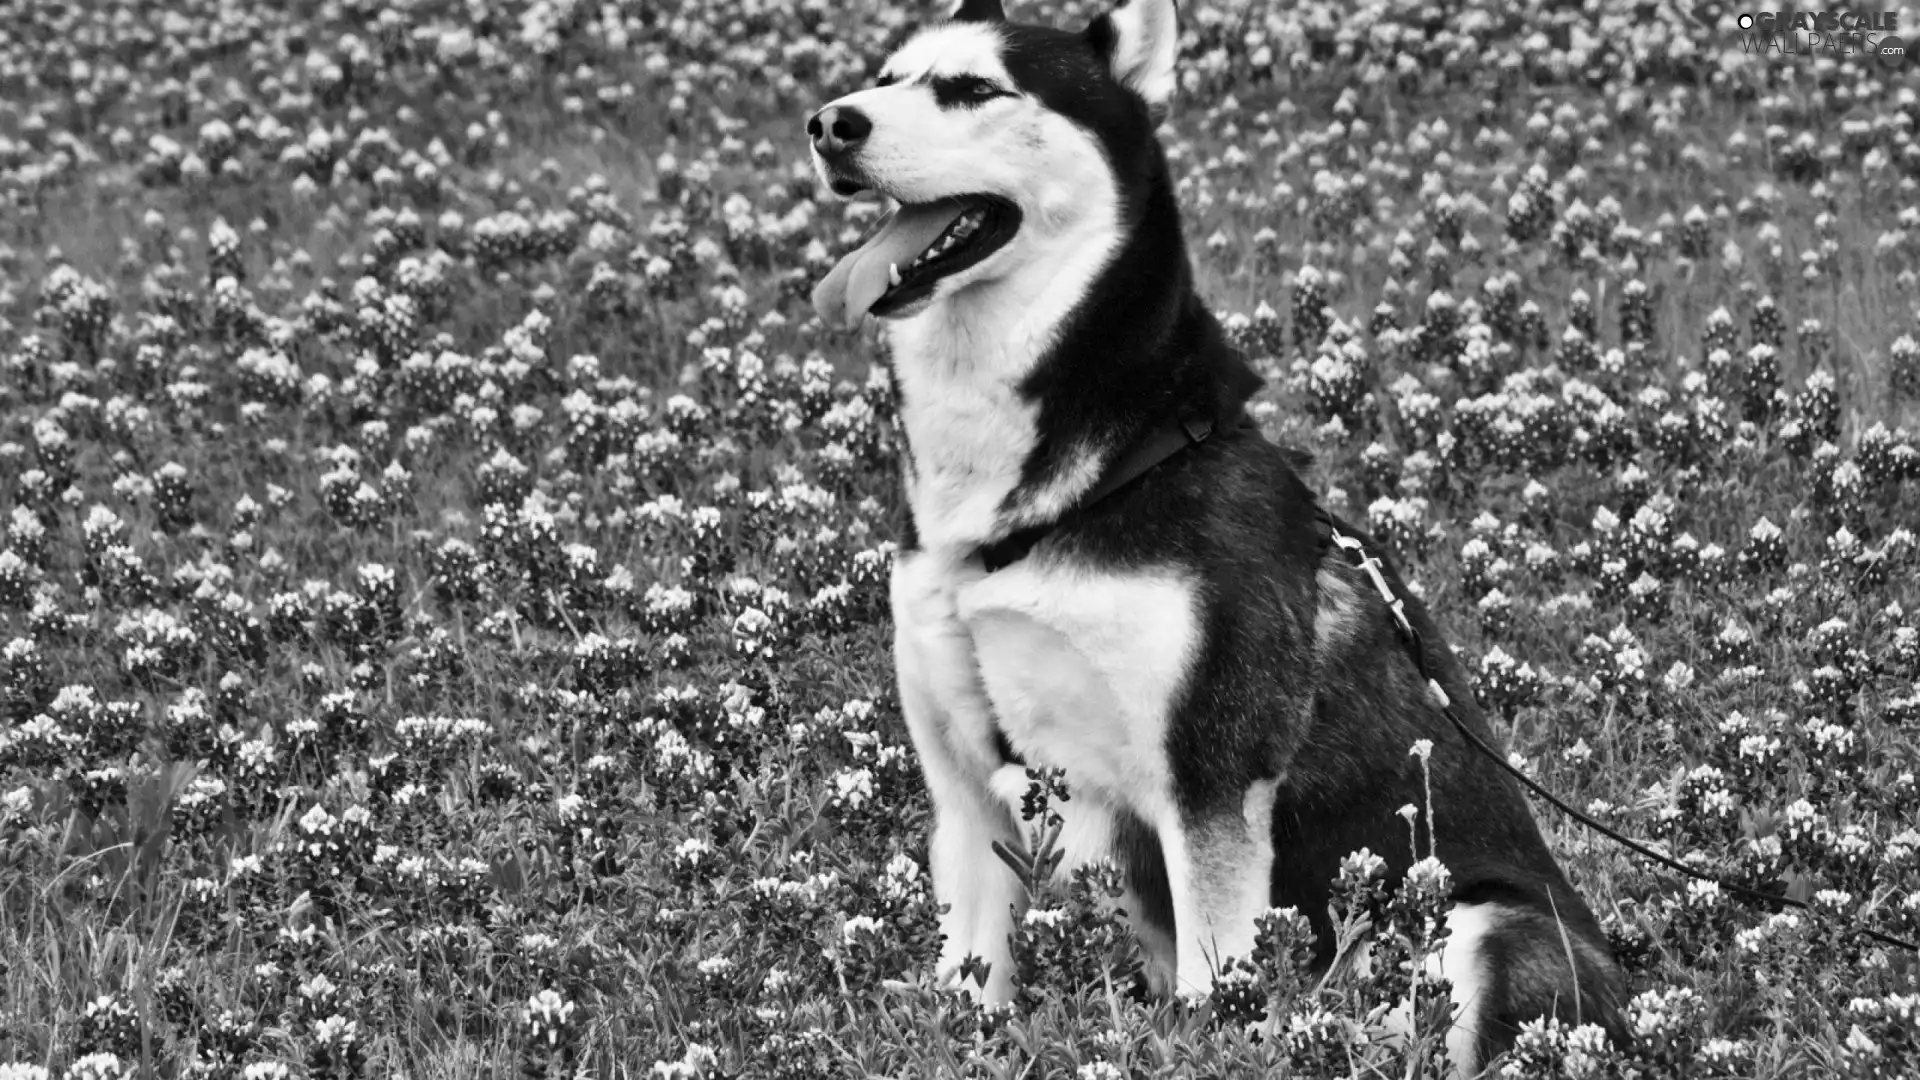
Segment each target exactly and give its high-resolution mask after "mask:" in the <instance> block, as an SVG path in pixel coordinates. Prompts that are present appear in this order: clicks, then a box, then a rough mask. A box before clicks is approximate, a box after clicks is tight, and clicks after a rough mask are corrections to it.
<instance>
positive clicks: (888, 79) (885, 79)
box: [873, 75, 900, 88]
mask: <svg viewBox="0 0 1920 1080" xmlns="http://www.w3.org/2000/svg"><path fill="white" fill-rule="evenodd" d="M899 81H900V77H899V76H897V75H882V76H880V77H879V78H877V79H875V80H873V85H874V86H875V87H876V88H878V87H883V86H892V85H893V84H894V83H897V82H899Z"/></svg>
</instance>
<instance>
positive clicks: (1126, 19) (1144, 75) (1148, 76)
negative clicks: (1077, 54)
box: [1087, 0, 1180, 115]
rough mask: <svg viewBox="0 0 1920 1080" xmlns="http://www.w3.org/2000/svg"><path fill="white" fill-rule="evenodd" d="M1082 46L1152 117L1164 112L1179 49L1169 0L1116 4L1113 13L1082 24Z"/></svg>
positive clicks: (1173, 7)
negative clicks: (1139, 99) (1090, 50)
mask: <svg viewBox="0 0 1920 1080" xmlns="http://www.w3.org/2000/svg"><path fill="white" fill-rule="evenodd" d="M1087 44H1089V45H1091V46H1092V47H1093V51H1094V52H1095V53H1096V54H1098V55H1099V56H1100V57H1101V58H1102V59H1104V60H1105V61H1106V62H1107V66H1109V67H1111V68H1112V69H1113V77H1114V78H1116V79H1119V80H1120V81H1121V82H1122V83H1124V84H1126V85H1127V86H1129V87H1131V88H1132V89H1133V91H1134V92H1135V93H1137V94H1139V95H1140V96H1141V97H1143V98H1145V99H1146V100H1147V106H1148V107H1149V108H1151V109H1152V110H1153V111H1154V113H1155V114H1156V115H1158V114H1160V113H1163V112H1165V111H1166V108H1167V105H1168V103H1169V102H1171V101H1172V100H1173V89H1174V85H1175V79H1174V70H1173V69H1174V59H1175V57H1176V56H1177V55H1178V53H1179V51H1180V10H1179V6H1178V5H1177V4H1175V3H1174V0H1117V2H1116V3H1115V4H1114V6H1113V10H1111V11H1109V12H1107V13H1106V14H1105V15H1102V16H1100V17H1098V18H1096V19H1094V20H1093V22H1092V23H1091V24H1089V25H1088V26H1087Z"/></svg>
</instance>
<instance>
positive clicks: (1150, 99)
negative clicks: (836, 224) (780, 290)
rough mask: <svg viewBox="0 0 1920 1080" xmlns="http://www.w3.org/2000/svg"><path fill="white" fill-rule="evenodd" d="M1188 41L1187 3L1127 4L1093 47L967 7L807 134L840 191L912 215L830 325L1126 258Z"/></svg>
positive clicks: (861, 268) (845, 292) (848, 284)
mask: <svg viewBox="0 0 1920 1080" xmlns="http://www.w3.org/2000/svg"><path fill="white" fill-rule="evenodd" d="M1177 39H1178V28H1177V17H1176V10H1175V5H1174V0H1117V2H1116V6H1115V7H1114V8H1113V9H1112V10H1111V11H1108V12H1107V13H1105V14H1103V15H1100V16H1099V17H1097V18H1095V19H1094V20H1093V22H1092V23H1091V24H1090V25H1088V26H1087V27H1086V28H1085V29H1084V30H1082V31H1080V32H1078V33H1073V32H1067V31H1061V30H1055V29H1051V28H1046V27H1039V26H1028V25H1022V24H1016V23H1012V22H1009V21H1007V18H1006V15H1005V13H1004V11H1003V10H1002V9H1001V6H1000V0H960V2H959V4H958V5H957V7H956V8H955V10H954V11H953V14H952V16H951V18H950V19H949V20H948V21H946V22H944V23H941V24H938V25H936V26H932V27H929V28H927V29H925V30H922V31H921V32H920V33H919V34H918V35H916V36H915V37H913V38H912V39H911V40H909V41H908V42H907V43H906V44H905V45H903V46H901V47H900V49H899V50H898V51H896V52H895V53H894V54H893V55H892V56H891V57H889V58H888V59H887V61H886V64H885V65H884V66H883V67H882V68H881V71H880V76H879V79H878V81H877V82H876V84H875V85H874V86H872V87H871V88H868V89H865V90H861V91H858V92H857V93H852V94H848V95H847V96H845V97H842V98H840V99H838V100H836V101H834V102H832V103H830V104H828V105H827V106H826V107H825V108H822V109H821V110H820V111H818V112H817V113H815V114H814V115H813V116H812V117H811V118H810V119H809V120H808V121H807V136H808V138H809V139H810V140H811V142H812V147H813V162H814V166H815V168H816V169H817V170H818V171H819V174H820V177H821V179H822V180H823V181H824V182H825V183H826V184H827V186H828V187H830V188H831V189H832V190H833V191H834V192H835V193H836V194H838V195H840V196H842V197H851V196H853V195H855V194H858V193H859V192H861V191H865V190H869V189H871V190H873V191H876V192H878V193H880V194H882V195H885V196H888V197H890V198H892V199H894V200H895V201H897V202H898V203H899V204H900V205H899V209H898V211H897V212H895V213H894V214H893V215H892V217H890V218H889V219H888V220H887V221H886V222H885V223H884V224H883V225H882V226H881V228H880V229H879V230H878V231H877V232H876V233H875V234H874V236H873V237H872V238H870V239H869V240H868V241H867V242H866V243H865V244H864V245H862V246H861V247H860V249H859V250H857V251H855V252H853V253H852V254H851V255H848V256H847V257H846V258H845V259H843V260H842V261H841V262H840V264H839V265H838V266H836V267H835V268H834V269H833V271H832V272H831V273H830V274H828V276H827V278H826V279H825V280H824V281H822V282H821V283H820V286H819V288H818V289H816V290H815V292H814V304H815V307H816V308H817V309H818V310H819V311H820V313H821V315H822V316H823V317H824V318H826V319H827V321H828V322H831V323H837V324H840V325H852V324H855V323H857V322H859V320H860V318H861V316H863V315H868V314H871V315H875V316H882V317H900V316H904V315H909V314H912V313H915V312H918V311H921V310H924V309H925V308H926V307H927V306H928V305H930V304H932V303H934V302H936V301H937V300H940V299H942V298H946V297H952V296H954V295H956V294H959V293H961V292H963V291H965V290H968V289H970V288H974V287H978V286H983V285H987V284H990V283H996V282H999V283H1016V284H1017V285H1018V287H1022V288H1026V287H1038V286H1039V285H1040V284H1041V282H1039V281H1038V280H1035V281H1033V282H1031V283H1028V282H1022V281H1021V280H1020V279H1021V278H1022V277H1024V276H1032V275H1038V274H1041V273H1044V272H1045V271H1046V268H1047V267H1049V266H1053V265H1057V264H1059V263H1060V262H1061V261H1062V260H1063V259H1069V258H1073V257H1075V256H1076V254H1077V255H1078V256H1079V257H1081V258H1085V257H1086V256H1085V253H1086V252H1087V251H1089V250H1096V249H1097V250H1103V251H1104V250H1108V249H1111V248H1112V247H1113V246H1114V242H1115V241H1116V240H1117V238H1118V237H1119V236H1120V234H1121V233H1123V232H1124V230H1125V228H1126V223H1125V218H1126V216H1127V212H1128V211H1127V204H1128V198H1127V195H1128V193H1127V191H1126V190H1125V189H1126V188H1127V186H1128V185H1129V184H1131V183H1136V182H1139V180H1140V177H1141V176H1142V174H1143V173H1146V172H1149V171H1150V169H1149V168H1148V167H1147V164H1146V162H1149V161H1157V160H1160V159H1159V158H1158V154H1159V150H1158V146H1157V143H1156V142H1155V140H1154V135H1153V131H1154V126H1155V117H1156V116H1157V115H1158V114H1159V113H1160V111H1161V110H1162V109H1163V108H1164V107H1165V105H1166V104H1167V101H1168V99H1169V98H1170V97H1171V96H1172V94H1173V89H1174V56H1175V52H1176V47H1177ZM1090 245H1091V247H1090ZM1022 271H1027V272H1028V274H1027V275H1023V274H1022Z"/></svg>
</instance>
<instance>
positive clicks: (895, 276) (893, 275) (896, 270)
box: [887, 263, 900, 288]
mask: <svg viewBox="0 0 1920 1080" xmlns="http://www.w3.org/2000/svg"><path fill="white" fill-rule="evenodd" d="M887 280H888V281H891V282H893V284H894V287H895V288H898V287H899V285H900V264H899V263H888V264H887Z"/></svg>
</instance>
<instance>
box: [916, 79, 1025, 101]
mask: <svg viewBox="0 0 1920 1080" xmlns="http://www.w3.org/2000/svg"><path fill="white" fill-rule="evenodd" d="M933 96H934V98H935V99H936V100H937V101H939V103H940V104H942V105H978V104H980V103H981V102H983V101H991V100H993V99H994V98H997V97H1011V96H1012V95H1011V94H1009V93H1007V91H1005V90H1003V89H1001V88H1000V87H999V85H997V84H995V83H993V82H991V81H989V80H987V79H982V78H980V77H979V76H977V75H954V76H950V77H947V78H944V79H935V80H933Z"/></svg>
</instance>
